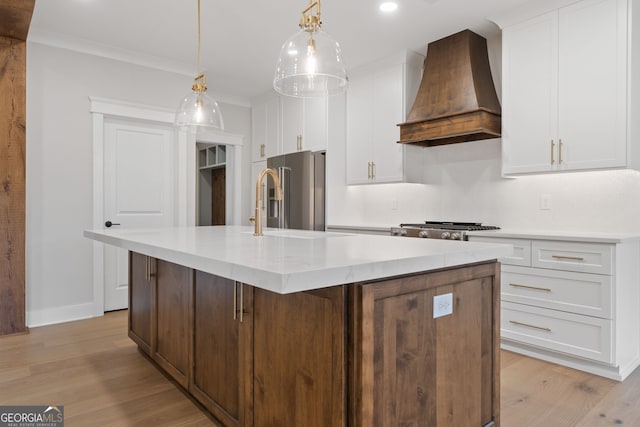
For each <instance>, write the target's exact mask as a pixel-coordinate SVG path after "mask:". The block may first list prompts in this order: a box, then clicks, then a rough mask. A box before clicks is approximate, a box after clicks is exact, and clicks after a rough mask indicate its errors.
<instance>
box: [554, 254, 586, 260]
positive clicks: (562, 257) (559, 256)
mask: <svg viewBox="0 0 640 427" xmlns="http://www.w3.org/2000/svg"><path fill="white" fill-rule="evenodd" d="M551 258H555V259H568V260H573V261H584V258H582V257H579V256H566V255H551Z"/></svg>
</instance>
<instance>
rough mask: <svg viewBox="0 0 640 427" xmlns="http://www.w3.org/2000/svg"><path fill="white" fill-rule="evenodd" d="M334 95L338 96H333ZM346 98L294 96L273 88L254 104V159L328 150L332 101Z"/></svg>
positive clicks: (252, 129)
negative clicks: (277, 91)
mask: <svg viewBox="0 0 640 427" xmlns="http://www.w3.org/2000/svg"><path fill="white" fill-rule="evenodd" d="M334 98H335V99H334ZM335 102H342V103H344V98H343V97H341V96H334V97H330V98H304V99H303V98H294V97H290V96H280V95H278V94H276V93H275V92H273V91H271V92H269V93H266V94H264V95H262V96H260V97H258V98H256V99H254V100H253V101H252V103H251V111H252V113H251V117H252V118H251V131H252V139H253V140H252V152H251V160H252V161H253V162H258V161H261V160H266V159H267V158H269V157H273V156H277V155H280V154H288V153H293V152H296V151H306V150H310V151H323V150H326V149H327V140H328V132H329V126H330V123H329V112H328V107H329V104H332V103H335Z"/></svg>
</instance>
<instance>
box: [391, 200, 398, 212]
mask: <svg viewBox="0 0 640 427" xmlns="http://www.w3.org/2000/svg"><path fill="white" fill-rule="evenodd" d="M391 210H392V211H397V210H398V199H391Z"/></svg>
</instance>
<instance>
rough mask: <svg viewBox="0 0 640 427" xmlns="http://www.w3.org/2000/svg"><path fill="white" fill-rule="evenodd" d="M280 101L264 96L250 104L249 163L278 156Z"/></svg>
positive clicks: (277, 98) (276, 97)
mask: <svg viewBox="0 0 640 427" xmlns="http://www.w3.org/2000/svg"><path fill="white" fill-rule="evenodd" d="M279 120H280V99H279V97H278V96H276V95H273V96H266V97H263V98H260V99H258V100H254V102H253V103H252V104H251V137H252V144H251V161H252V162H258V161H261V160H266V159H267V157H271V156H275V155H278V154H280V151H281V150H280V147H279V145H280V142H279V141H280V124H279Z"/></svg>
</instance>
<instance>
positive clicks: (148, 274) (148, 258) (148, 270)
mask: <svg viewBox="0 0 640 427" xmlns="http://www.w3.org/2000/svg"><path fill="white" fill-rule="evenodd" d="M145 261H146V263H145V264H146V269H147V270H146V278H147V282H150V281H151V257H149V256H145Z"/></svg>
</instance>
